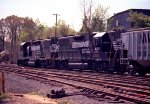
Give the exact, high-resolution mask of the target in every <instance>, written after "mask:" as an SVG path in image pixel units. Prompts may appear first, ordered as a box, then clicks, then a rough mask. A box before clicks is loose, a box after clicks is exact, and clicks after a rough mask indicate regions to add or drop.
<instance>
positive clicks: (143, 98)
mask: <svg viewBox="0 0 150 104" xmlns="http://www.w3.org/2000/svg"><path fill="white" fill-rule="evenodd" d="M33 69H34V70H33ZM0 70H3V71H7V72H13V73H17V74H19V75H21V76H24V77H27V78H32V79H36V80H41V81H55V82H58V83H62V84H67V85H69V86H73V87H76V88H80V89H81V92H82V93H84V94H86V95H88V96H92V97H93V98H101V97H104V96H106V95H107V96H111V97H114V98H115V100H119V99H123V100H127V101H131V102H136V103H150V97H149V96H150V83H149V80H150V78H149V77H136V76H127V75H123V76H121V75H112V74H102V73H100V74H97V73H87V72H86V73H75V72H73V73H72V72H68V73H64V72H65V71H62V72H61V71H59V72H58V71H47V70H44V71H43V70H42V69H40V70H38V69H35V68H22V67H14V68H12V67H11V66H0Z"/></svg>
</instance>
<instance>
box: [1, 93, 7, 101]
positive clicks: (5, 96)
mask: <svg viewBox="0 0 150 104" xmlns="http://www.w3.org/2000/svg"><path fill="white" fill-rule="evenodd" d="M5 98H8V95H6V94H5V93H0V100H2V99H5Z"/></svg>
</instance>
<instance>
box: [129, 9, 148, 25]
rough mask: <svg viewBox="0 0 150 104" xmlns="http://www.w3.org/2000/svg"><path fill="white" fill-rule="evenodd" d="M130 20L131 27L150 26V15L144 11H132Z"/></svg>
mask: <svg viewBox="0 0 150 104" xmlns="http://www.w3.org/2000/svg"><path fill="white" fill-rule="evenodd" d="M128 21H130V22H131V28H144V27H150V16H147V15H144V14H142V13H137V12H132V11H131V12H130V14H129V18H128Z"/></svg>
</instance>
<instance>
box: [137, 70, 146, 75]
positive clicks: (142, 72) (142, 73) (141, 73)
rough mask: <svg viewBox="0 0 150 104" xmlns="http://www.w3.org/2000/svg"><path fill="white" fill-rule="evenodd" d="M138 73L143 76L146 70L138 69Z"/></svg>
mask: <svg viewBox="0 0 150 104" xmlns="http://www.w3.org/2000/svg"><path fill="white" fill-rule="evenodd" d="M138 74H139V76H144V75H145V74H146V72H145V71H141V70H140V71H138Z"/></svg>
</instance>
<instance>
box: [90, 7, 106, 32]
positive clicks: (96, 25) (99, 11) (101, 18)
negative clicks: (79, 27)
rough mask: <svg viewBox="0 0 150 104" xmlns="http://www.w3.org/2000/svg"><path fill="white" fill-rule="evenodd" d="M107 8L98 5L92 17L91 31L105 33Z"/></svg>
mask: <svg viewBox="0 0 150 104" xmlns="http://www.w3.org/2000/svg"><path fill="white" fill-rule="evenodd" d="M108 9H109V8H108V7H107V8H105V7H103V6H102V5H98V7H97V8H96V9H95V11H94V13H93V15H92V23H91V31H92V32H93V31H105V30H106V19H107V18H108Z"/></svg>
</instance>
